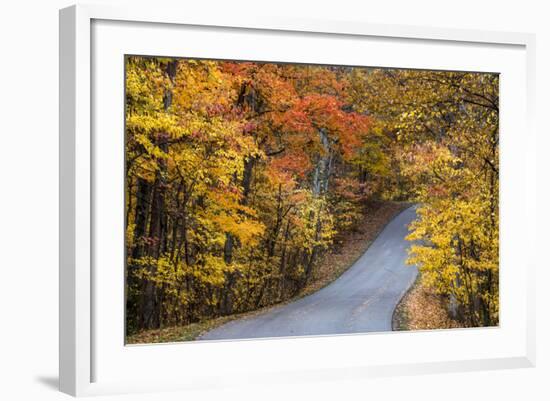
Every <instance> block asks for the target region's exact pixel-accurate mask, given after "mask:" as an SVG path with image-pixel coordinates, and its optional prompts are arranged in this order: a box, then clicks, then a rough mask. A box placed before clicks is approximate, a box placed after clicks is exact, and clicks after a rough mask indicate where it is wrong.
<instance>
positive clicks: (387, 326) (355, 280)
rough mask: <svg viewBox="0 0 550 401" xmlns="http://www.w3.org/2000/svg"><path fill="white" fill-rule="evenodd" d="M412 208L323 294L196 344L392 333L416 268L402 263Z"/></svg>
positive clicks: (211, 334) (250, 319) (215, 331)
mask: <svg viewBox="0 0 550 401" xmlns="http://www.w3.org/2000/svg"><path fill="white" fill-rule="evenodd" d="M415 218H416V210H415V207H414V206H413V207H411V208H408V209H406V210H404V211H403V212H401V213H400V214H399V215H397V216H396V217H395V218H394V219H393V220H391V221H390V222H389V223H388V224H387V226H386V227H385V228H384V230H383V231H382V232H381V233H380V234H379V236H378V237H377V238H376V239H375V241H374V242H373V243H372V244H371V246H370V247H369V249H368V250H367V251H366V252H365V253H364V254H363V255H362V256H361V257H360V258H359V259H358V260H357V262H355V263H354V265H353V266H352V267H350V268H349V269H348V270H347V271H346V272H344V273H343V274H342V275H341V276H340V277H339V278H338V279H337V280H335V281H334V282H332V283H331V284H329V285H328V286H326V287H324V288H322V289H321V290H319V291H317V292H315V293H313V294H311V295H308V296H306V297H304V298H301V299H299V300H297V301H295V302H292V303H290V304H287V305H283V306H279V307H275V308H272V309H270V310H268V311H266V312H264V313H261V314H259V315H256V316H253V317H248V318H243V319H240V320H234V321H231V322H228V323H226V324H224V325H222V326H220V327H217V328H215V329H213V330H211V331H209V332H208V333H206V334H204V335H203V336H201V337H200V338H199V340H225V339H245V338H268V337H287V336H290V337H295V336H311V335H329V334H346V333H366V332H380V331H390V330H392V315H393V311H394V309H395V307H396V306H397V303H398V302H399V300H400V299H401V297H402V296H403V294H404V293H405V292H406V291H407V289H408V288H409V287H410V286H411V285H412V283H413V282H414V280H415V278H416V275H417V273H418V272H417V269H416V267H413V266H408V265H406V264H405V260H406V258H407V248H408V247H409V245H410V243H409V242H408V241H406V240H405V236H406V235H407V234H408V229H407V226H408V224H409V223H410V222H411V221H413V220H414V219H415Z"/></svg>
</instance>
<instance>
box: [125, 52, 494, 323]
mask: <svg viewBox="0 0 550 401" xmlns="http://www.w3.org/2000/svg"><path fill="white" fill-rule="evenodd" d="M125 136H126V259H127V268H126V282H127V290H126V300H127V314H126V315H127V328H128V331H129V332H134V331H137V330H141V329H145V328H156V327H162V326H167V325H176V324H178V325H180V324H187V323H191V322H196V321H199V320H201V319H205V318H210V317H216V316H221V315H228V314H232V313H237V312H242V311H248V310H253V309H256V308H258V307H261V306H264V305H269V304H273V303H276V302H280V301H283V300H285V299H288V298H290V297H292V296H294V295H295V294H297V293H298V292H299V291H300V289H302V288H303V287H304V286H305V285H306V284H307V282H308V280H309V279H310V277H311V275H312V272H313V270H314V269H315V265H316V263H317V261H318V259H319V258H320V257H321V255H322V254H323V253H324V252H326V250H327V249H328V248H329V247H331V244H332V242H333V240H334V238H335V236H336V235H338V233H342V232H345V231H346V230H349V229H351V228H352V227H353V226H354V224H355V223H356V222H357V220H358V219H359V218H360V216H361V215H362V213H364V205H365V203H366V202H368V201H369V200H373V199H386V200H407V201H413V202H418V203H419V204H420V205H421V206H420V208H419V210H418V213H419V220H418V221H417V222H416V223H415V224H414V226H413V227H412V232H411V235H410V239H411V241H413V242H412V243H413V246H412V248H411V258H410V262H411V263H413V264H417V265H418V266H419V267H420V269H421V271H422V277H423V280H424V282H425V284H426V285H429V286H432V287H434V288H435V289H437V291H438V292H439V293H441V294H442V295H443V296H448V297H450V298H452V300H453V302H456V304H457V305H458V306H457V311H458V312H457V313H460V314H461V315H462V316H463V317H464V319H468V320H469V321H470V322H471V323H472V325H488V324H494V323H495V322H496V321H498V75H494V74H480V73H461V72H434V71H411V70H392V69H374V68H351V67H336V66H317V65H292V64H276V63H253V62H234V61H208V60H190V59H172V58H149V57H137V56H132V57H127V59H126V133H125Z"/></svg>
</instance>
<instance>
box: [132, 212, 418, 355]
mask: <svg viewBox="0 0 550 401" xmlns="http://www.w3.org/2000/svg"><path fill="white" fill-rule="evenodd" d="M410 206H411V204H410V203H406V202H370V203H369V204H368V205H367V206H366V207H365V213H364V217H363V218H362V220H361V221H359V222H358V224H357V225H356V226H355V227H354V228H353V229H352V230H349V232H346V233H344V234H341V235H339V236H337V237H336V238H335V240H334V244H333V250H332V252H329V253H327V254H325V255H324V256H323V257H322V258H321V259H320V260H319V262H318V263H317V265H316V268H315V271H314V274H313V276H312V278H311V279H310V281H309V283H308V284H307V285H306V286H305V287H304V288H303V289H302V290H301V291H300V292H299V293H298V294H297V295H296V296H295V297H293V298H291V299H288V300H286V301H284V302H282V303H278V304H274V305H269V306H266V307H264V308H261V309H258V310H255V311H251V312H246V313H240V314H234V315H229V316H222V317H219V318H215V319H209V320H204V321H202V322H198V323H192V324H188V325H185V326H175V327H166V328H161V329H152V330H145V331H142V332H140V333H137V334H134V335H131V336H129V337H128V338H127V339H126V340H127V344H150V343H162V342H179V341H190V340H194V339H196V338H198V337H200V336H201V335H202V334H203V333H206V332H208V331H210V330H212V329H214V328H216V327H218V326H220V325H222V324H224V323H227V322H229V321H231V320H235V319H240V318H244V317H251V316H255V315H257V314H260V313H264V312H265V311H267V310H269V309H271V308H273V307H275V306H281V305H283V304H287V303H290V302H293V301H296V300H297V299H299V298H302V297H304V296H306V295H309V294H312V293H314V292H316V291H318V290H320V289H321V288H323V287H325V286H327V285H328V284H330V283H332V282H333V281H334V280H336V279H337V278H338V277H340V275H341V274H342V273H344V272H345V271H346V270H347V269H348V268H350V267H351V266H352V265H353V264H354V263H355V262H356V261H357V260H358V259H359V258H360V257H361V256H362V255H363V254H364V253H365V252H366V250H367V249H368V248H369V246H370V245H371V244H372V242H373V241H374V240H375V239H376V237H377V236H378V234H379V233H380V232H381V231H382V230H383V229H384V227H385V226H386V224H387V223H389V222H390V221H391V220H392V219H393V218H394V217H395V216H396V215H397V214H398V213H399V212H401V211H403V210H404V209H406V208H408V207H410Z"/></svg>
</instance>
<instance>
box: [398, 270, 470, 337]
mask: <svg viewBox="0 0 550 401" xmlns="http://www.w3.org/2000/svg"><path fill="white" fill-rule="evenodd" d="M392 326H393V330H397V331H404V330H430V329H453V328H460V327H464V326H463V325H462V324H461V323H460V322H459V321H457V320H455V319H452V318H451V317H450V316H449V314H448V312H447V307H446V300H445V299H444V298H442V297H441V296H439V295H438V294H436V293H434V292H433V291H432V290H431V289H429V288H426V287H425V286H423V285H422V282H421V275H420V274H419V275H418V277H417V279H416V281H415V283H414V284H413V285H412V286H411V288H410V289H409V291H408V292H407V293H406V294H405V296H404V297H403V298H402V299H401V301H400V302H399V304H398V305H397V307H396V308H395V312H394V314H393V324H392Z"/></svg>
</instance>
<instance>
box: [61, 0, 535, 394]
mask: <svg viewBox="0 0 550 401" xmlns="http://www.w3.org/2000/svg"><path fill="white" fill-rule="evenodd" d="M533 60H534V37H533V36H532V35H529V34H519V33H503V32H478V31H467V30H448V29H435V28H423V27H409V26H380V25H372V24H368V23H367V22H348V21H345V22H344V21H343V22H334V21H315V20H307V21H305V20H293V19H291V18H288V19H286V18H285V19H273V18H257V19H254V20H253V21H252V20H246V21H236V20H229V19H227V20H216V19H212V18H209V17H206V16H204V17H203V16H191V15H185V13H184V12H183V11H178V10H175V11H173V12H165V11H159V10H153V9H140V8H127V9H119V8H110V7H105V6H73V7H69V8H67V9H63V10H61V12H60V216H61V217H60V389H61V391H63V392H66V393H69V394H72V395H93V394H110V393H128V392H141V391H161V390H162V391H166V390H171V389H174V390H176V389H179V390H185V389H201V388H208V387H212V386H217V387H219V386H225V385H233V386H234V385H246V383H250V382H258V383H285V382H286V383H289V382H292V381H297V380H330V379H338V378H342V377H348V378H349V377H352V378H357V379H360V378H363V377H375V376H387V375H402V374H421V373H430V372H439V371H446V372H449V371H465V370H480V369H503V368H512V367H529V366H533V365H534V363H535V339H534V312H533V311H534V277H533V270H534V263H535V262H534V259H531V258H532V257H531V256H530V255H533V253H532V252H531V246H532V245H531V244H532V243H533V242H534V241H533V238H531V236H532V235H534V234H532V233H534V232H535V230H534V229H533V227H534V216H535V209H534V198H535V196H534V193H535V183H534V179H533V178H532V177H535V158H534V155H535V152H534V144H535V137H534V132H533V130H532V127H531V124H532V119H533V118H532V113H533V109H534V108H533V97H534V95H533V88H534V82H535V81H534V79H535V77H534V62H533Z"/></svg>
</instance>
